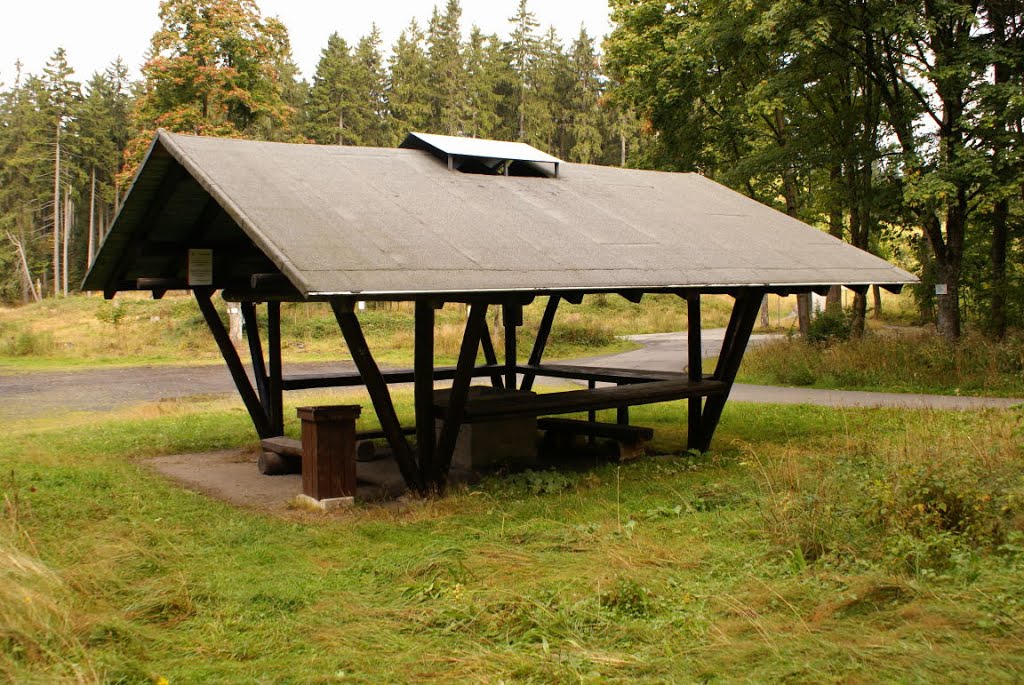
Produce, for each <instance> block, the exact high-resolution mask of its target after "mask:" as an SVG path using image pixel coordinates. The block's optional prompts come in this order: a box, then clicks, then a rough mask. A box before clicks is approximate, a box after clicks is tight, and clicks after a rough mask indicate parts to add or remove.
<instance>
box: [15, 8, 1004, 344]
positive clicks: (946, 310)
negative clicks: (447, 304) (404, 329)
mask: <svg viewBox="0 0 1024 685" xmlns="http://www.w3.org/2000/svg"><path fill="white" fill-rule="evenodd" d="M610 11H611V19H612V26H613V30H612V32H611V33H610V34H609V35H608V36H607V37H606V38H605V39H604V40H603V42H600V43H599V41H598V40H597V39H596V38H595V37H593V36H590V35H588V34H587V32H586V31H585V30H584V29H582V28H581V30H580V33H579V34H578V35H576V36H575V37H573V38H571V39H566V38H563V37H562V36H559V35H558V34H557V33H556V31H555V30H554V29H553V28H549V29H547V30H543V29H542V28H541V27H540V26H539V25H538V22H537V21H536V19H535V17H534V14H533V13H532V12H531V10H530V7H529V6H528V3H527V0H520V2H519V4H518V7H517V8H515V12H514V14H513V16H511V17H510V19H509V31H508V34H507V36H505V37H501V36H498V35H485V34H484V33H483V32H482V31H480V30H479V29H478V28H476V27H471V28H470V29H469V30H468V32H467V31H466V30H465V27H464V26H463V25H462V20H461V15H462V10H461V6H460V3H459V2H458V0H449V1H448V2H447V4H446V5H445V6H444V7H443V8H441V7H438V8H435V10H434V13H433V15H432V17H431V19H430V20H429V22H428V23H427V25H426V26H420V25H418V24H417V22H416V21H412V22H411V23H410V24H409V25H408V27H407V28H406V29H405V30H404V31H403V32H402V33H401V35H400V36H399V38H398V39H397V41H396V42H395V43H394V44H393V45H391V46H384V45H383V44H382V41H381V38H380V35H379V32H378V31H377V29H376V27H373V26H371V27H368V28H367V33H366V35H364V36H363V37H362V38H361V39H360V40H358V41H357V42H356V43H355V44H349V43H347V42H346V41H345V40H343V39H342V38H340V37H339V36H338V34H336V33H335V34H333V35H331V37H330V38H329V39H328V41H327V44H326V45H325V46H324V47H323V50H322V53H321V58H320V61H319V63H318V65H317V67H316V71H315V73H314V75H313V77H312V80H311V82H306V81H305V80H302V79H300V78H299V76H298V69H297V67H296V66H295V63H294V60H293V59H292V55H291V46H290V43H289V37H288V31H287V28H286V27H285V26H284V25H283V24H282V23H281V22H280V21H279V20H277V19H275V18H266V17H263V16H262V15H261V13H260V10H259V8H258V6H257V4H256V3H255V2H253V1H251V0H164V2H162V3H161V5H160V23H161V28H160V29H159V30H158V31H157V32H156V33H155V34H154V35H153V37H152V40H151V45H150V50H149V52H148V54H147V56H146V59H145V62H144V64H143V65H142V66H141V70H140V71H141V77H140V78H139V79H137V80H133V79H132V78H130V76H129V73H130V71H129V69H128V68H127V66H126V65H125V64H124V63H123V62H121V61H117V62H114V63H113V64H111V65H110V67H109V68H108V69H106V70H105V71H103V72H102V73H95V74H92V75H91V76H90V77H89V78H88V79H87V80H86V81H85V82H84V83H82V82H80V81H78V80H77V79H76V76H75V73H74V70H73V68H72V66H71V62H70V58H69V56H68V55H67V54H66V53H65V51H64V50H63V49H62V48H57V49H56V50H55V52H54V53H53V55H52V57H51V58H50V59H49V61H48V62H47V65H46V67H45V68H44V70H43V73H41V74H32V73H22V72H21V69H20V68H18V69H16V72H15V74H16V75H15V77H14V80H13V82H12V83H8V84H0V299H2V300H3V301H5V302H8V303H16V302H27V301H31V300H33V299H39V298H42V297H46V296H63V295H68V294H69V293H71V292H73V291H74V290H75V289H76V286H77V284H78V283H79V282H80V280H81V277H82V276H83V275H84V273H85V271H86V269H87V266H88V264H89V263H90V262H91V259H92V255H93V254H94V253H95V251H96V249H97V248H98V245H99V244H100V242H101V241H102V238H103V235H104V234H105V232H106V230H107V228H108V227H109V225H110V222H111V220H112V218H113V217H114V216H115V214H116V211H117V207H118V203H119V202H120V200H121V199H123V197H124V194H125V192H126V189H127V188H128V187H129V186H130V182H131V178H132V176H133V174H134V171H135V169H136V168H137V166H138V164H139V163H140V161H141V160H142V158H143V157H144V155H145V151H146V149H147V146H148V144H149V142H150V140H151V139H152V136H153V132H154V131H155V130H156V129H157V128H158V127H163V128H166V129H169V130H172V131H178V132H188V133H195V134H200V135H215V136H232V137H243V138H252V139H260V140H274V141H288V142H307V143H315V144H330V145H335V144H341V145H369V146H394V145H396V144H397V143H398V142H400V140H401V139H402V137H404V135H405V133H406V132H408V131H413V130H417V131H428V132H434V133H442V134H448V135H463V136H474V137H482V138H496V139H505V140H522V141H524V142H527V143H529V144H531V145H534V146H536V147H538V148H540V149H543V150H545V151H548V152H550V153H551V154H554V155H556V156H558V157H560V158H562V159H564V160H567V161H570V162H581V163H588V164H615V165H623V166H631V167H638V168H650V169H662V170H670V171H697V172H700V173H703V174H705V175H707V176H709V177H711V178H713V179H715V180H717V181H719V182H722V183H725V184H727V185H729V186H730V187H732V188H735V189H736V190H738V191H740V192H743V193H745V194H747V195H749V196H751V197H753V198H755V199H757V200H759V201H761V202H764V203H767V204H770V205H772V206H775V207H776V208H777V209H779V210H780V211H784V212H786V213H788V214H790V215H792V216H795V217H798V218H800V219H802V220H804V221H807V222H808V223H811V224H813V225H816V226H818V227H820V228H821V229H822V230H827V231H828V232H830V233H831V234H833V235H835V236H837V237H839V238H842V239H844V240H847V241H849V242H850V243H852V244H854V245H856V246H858V247H860V248H863V249H867V250H870V251H872V252H875V253H876V254H879V255H881V256H883V257H885V258H888V259H891V260H893V261H895V262H897V263H899V264H901V265H902V266H904V267H906V268H909V269H911V270H913V271H915V272H916V273H918V274H919V275H920V276H921V278H922V284H921V285H920V286H918V287H916V288H915V291H914V294H915V298H916V301H917V304H918V309H919V318H920V319H921V321H923V322H930V321H934V322H935V323H936V327H937V330H938V332H939V333H940V334H941V335H943V336H944V337H946V338H947V339H951V340H952V339H956V338H958V337H959V336H960V334H961V332H962V330H963V328H964V327H965V325H972V326H973V325H976V326H978V327H980V328H983V329H984V330H986V331H987V332H989V333H991V334H993V335H995V336H997V337H1001V336H1003V335H1005V333H1006V331H1007V330H1008V328H1010V327H1014V326H1019V325H1020V324H1021V322H1022V319H1024V305H1022V303H1024V298H1022V297H1021V295H1022V294H1024V293H1022V288H1024V282H1022V278H1021V277H1022V274H1021V249H1022V246H1021V237H1022V234H1024V231H1022V227H1021V214H1022V199H1024V168H1022V160H1021V145H1020V143H1021V136H1022V131H1024V91H1022V90H1021V77H1022V73H1024V47H1022V46H1024V44H1022V37H1024V18H1022V12H1021V3H1020V2H1017V1H1015V0H994V1H989V2H966V1H960V0H948V1H947V0H922V1H918V2H900V3H891V2H883V1H881V0H813V1H811V2H794V1H793V0H754V1H753V2H750V1H747V0H742V1H741V0H694V1H690V2H670V3H665V2H654V1H653V0H612V2H611V3H610ZM837 295H838V293H834V294H833V297H832V298H830V306H832V307H836V306H838V305H839V302H840V300H839V298H838V296H837ZM866 309H867V293H856V294H855V295H854V297H853V298H852V303H851V307H850V311H849V315H850V317H851V320H852V325H853V330H854V332H855V333H856V332H859V331H862V330H863V325H864V316H865V312H866Z"/></svg>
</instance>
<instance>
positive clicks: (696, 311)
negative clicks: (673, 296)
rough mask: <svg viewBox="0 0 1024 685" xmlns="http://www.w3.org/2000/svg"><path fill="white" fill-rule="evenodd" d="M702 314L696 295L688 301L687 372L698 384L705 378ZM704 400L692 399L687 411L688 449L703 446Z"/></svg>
mask: <svg viewBox="0 0 1024 685" xmlns="http://www.w3.org/2000/svg"><path fill="white" fill-rule="evenodd" d="M700 319H701V314H700V294H698V293H694V294H692V295H691V296H690V297H689V298H688V299H687V300H686V344H687V352H688V360H687V371H688V372H689V378H690V382H697V381H700V380H701V379H703V378H704V368H703V359H704V354H703V350H702V349H701V321H700ZM703 402H704V398H702V397H691V398H690V400H689V404H688V411H687V432H686V447H687V449H698V448H699V445H702V444H703V441H702V438H701V410H702V407H703Z"/></svg>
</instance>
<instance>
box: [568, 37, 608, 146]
mask: <svg viewBox="0 0 1024 685" xmlns="http://www.w3.org/2000/svg"><path fill="white" fill-rule="evenodd" d="M569 70H570V77H571V79H572V85H571V87H570V89H569V96H568V103H567V105H568V106H567V108H566V109H567V110H568V117H569V122H568V133H569V136H568V138H569V150H568V154H567V158H568V159H569V160H570V161H573V162H581V163H583V164H596V163H598V162H599V161H600V160H601V159H602V157H603V154H604V132H603V131H602V125H603V124H605V117H604V114H603V113H602V111H601V109H600V100H601V70H600V63H599V61H598V57H597V52H596V51H595V49H594V39H593V38H591V37H590V36H589V35H588V34H587V29H586V27H584V26H580V33H579V36H577V37H576V40H575V41H574V42H573V44H572V49H571V51H570V55H569Z"/></svg>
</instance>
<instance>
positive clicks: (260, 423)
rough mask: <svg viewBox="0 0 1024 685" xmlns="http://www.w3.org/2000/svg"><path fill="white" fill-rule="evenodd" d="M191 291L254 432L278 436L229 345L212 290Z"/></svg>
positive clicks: (264, 435)
mask: <svg viewBox="0 0 1024 685" xmlns="http://www.w3.org/2000/svg"><path fill="white" fill-rule="evenodd" d="M193 292H194V294H195V298H196V303H197V304H198V305H199V311H201V312H202V313H203V318H204V319H206V325H207V327H208V328H209V329H210V333H211V334H212V335H213V339H214V341H216V343H217V347H218V348H220V353H221V356H222V357H224V363H225V364H227V366H228V371H229V372H230V373H231V379H232V380H233V381H234V382H235V387H236V388H237V389H238V394H239V395H241V397H242V402H243V403H244V404H245V408H246V410H247V411H248V412H249V417H250V418H251V419H252V423H253V426H254V427H255V428H256V432H257V433H258V434H259V436H260V437H261V438H269V437H271V436H272V435H279V434H280V431H274V429H273V428H272V427H271V425H270V421H269V419H268V418H267V414H266V412H264V411H263V405H261V404H260V398H259V397H257V395H256V391H254V390H253V389H252V384H250V383H249V377H248V376H246V375H245V367H243V366H242V360H241V359H239V358H238V351H237V350H235V346H234V345H232V344H231V338H230V337H229V336H228V332H227V330H226V329H225V328H224V322H223V321H221V320H220V315H219V314H218V313H217V308H216V307H215V306H214V305H213V301H212V299H211V297H212V295H213V292H212V290H210V289H209V288H196V289H195V290H194V291H193Z"/></svg>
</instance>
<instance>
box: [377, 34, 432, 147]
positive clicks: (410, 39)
mask: <svg viewBox="0 0 1024 685" xmlns="http://www.w3.org/2000/svg"><path fill="white" fill-rule="evenodd" d="M425 40H426V37H425V36H424V34H423V30H422V29H420V27H419V26H418V25H417V23H416V20H415V19H414V20H413V21H412V22H411V23H410V24H409V27H408V28H406V29H405V30H404V31H402V33H401V35H399V37H398V41H397V42H396V43H395V46H394V49H393V50H392V55H391V59H390V60H389V63H388V64H389V67H390V70H389V71H390V78H389V82H388V89H387V97H388V107H389V109H390V110H391V119H392V130H393V132H394V137H393V138H392V141H393V142H395V143H398V142H401V139H402V138H403V137H404V136H405V134H406V133H408V132H409V131H429V129H430V122H431V114H432V113H431V99H430V98H431V96H430V86H429V84H428V78H429V74H430V63H429V62H428V60H427V53H426V49H425V48H424V43H425Z"/></svg>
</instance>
